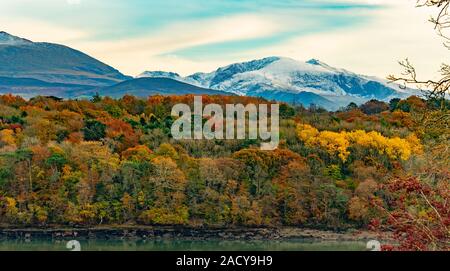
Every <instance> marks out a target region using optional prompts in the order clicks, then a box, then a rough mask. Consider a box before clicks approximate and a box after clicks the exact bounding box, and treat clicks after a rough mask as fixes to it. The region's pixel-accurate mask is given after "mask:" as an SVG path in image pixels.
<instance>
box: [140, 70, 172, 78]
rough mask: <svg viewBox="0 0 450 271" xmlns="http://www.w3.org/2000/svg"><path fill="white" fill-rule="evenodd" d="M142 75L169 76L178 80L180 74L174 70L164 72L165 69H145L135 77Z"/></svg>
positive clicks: (152, 76) (153, 76)
mask: <svg viewBox="0 0 450 271" xmlns="http://www.w3.org/2000/svg"><path fill="white" fill-rule="evenodd" d="M142 77H150V78H158V77H159V78H171V79H175V80H178V79H180V78H181V76H180V75H179V74H178V73H175V72H166V71H145V72H143V73H141V74H140V75H138V76H137V78H142Z"/></svg>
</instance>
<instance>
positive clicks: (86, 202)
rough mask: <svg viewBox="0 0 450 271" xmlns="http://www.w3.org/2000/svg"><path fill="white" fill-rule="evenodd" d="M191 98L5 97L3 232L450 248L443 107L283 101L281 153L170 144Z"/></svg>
mask: <svg viewBox="0 0 450 271" xmlns="http://www.w3.org/2000/svg"><path fill="white" fill-rule="evenodd" d="M192 102H193V96H190V95H186V96H168V97H163V96H152V97H149V98H148V99H139V98H135V97H133V96H125V97H123V98H121V99H111V98H108V97H99V96H96V97H94V98H93V99H92V100H91V101H89V100H61V99H58V98H55V97H36V98H33V99H31V100H29V101H26V100H24V99H22V98H21V97H18V96H12V95H3V96H0V224H1V225H4V226H8V225H9V226H21V227H24V226H32V227H51V226H56V225H59V226H60V225H66V226H95V225H123V224H131V225H185V226H208V227H215V226H225V227H232V226H241V227H263V226H264V227H266V226H267V227H278V226H298V227H310V228H319V229H334V230H338V229H348V228H357V229H381V230H383V231H386V230H387V231H392V232H394V234H396V236H397V237H398V239H399V241H400V244H401V246H403V248H405V249H430V248H447V249H448V240H449V239H448V238H449V233H448V226H449V224H450V215H449V209H450V208H449V198H450V197H449V194H450V192H449V180H450V174H449V171H448V169H449V165H450V164H449V157H450V155H449V150H448V148H449V144H448V139H449V130H448V129H449V126H448V121H449V120H448V114H447V113H442V112H448V108H449V104H448V102H447V101H443V102H442V101H432V100H429V101H425V100H422V99H420V98H418V97H414V96H413V97H410V98H408V99H406V100H399V99H394V100H392V101H391V102H390V103H389V104H387V103H384V102H379V101H376V100H372V101H370V102H367V103H366V104H364V105H362V106H359V107H358V106H357V105H355V104H350V105H349V106H348V107H347V108H344V109H342V110H340V111H338V112H327V111H325V110H323V109H320V108H315V107H311V108H308V109H305V108H303V107H292V106H289V105H286V104H281V106H280V115H281V116H280V118H281V119H280V125H281V127H280V133H281V134H280V137H281V143H280V147H279V149H277V150H275V151H261V150H260V149H259V145H260V144H259V143H260V142H258V141H257V140H181V141H177V140H174V139H172V138H171V135H170V127H171V125H172V123H173V122H174V118H173V117H172V116H170V112H171V109H172V107H173V105H175V104H177V103H187V104H192ZM203 102H204V103H205V104H206V103H217V104H221V105H224V104H229V103H232V104H237V103H243V104H248V103H255V104H258V103H268V102H267V101H265V100H262V99H257V98H250V97H237V96H204V97H203ZM446 114H447V115H446ZM442 116H444V117H442ZM445 116H447V117H445Z"/></svg>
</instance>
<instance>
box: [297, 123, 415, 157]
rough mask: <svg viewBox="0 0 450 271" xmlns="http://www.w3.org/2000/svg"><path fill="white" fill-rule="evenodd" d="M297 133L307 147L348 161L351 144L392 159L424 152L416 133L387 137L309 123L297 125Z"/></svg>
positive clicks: (377, 133) (374, 133)
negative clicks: (327, 128) (317, 126)
mask: <svg viewBox="0 0 450 271" xmlns="http://www.w3.org/2000/svg"><path fill="white" fill-rule="evenodd" d="M297 135H298V137H299V139H300V140H301V141H303V142H304V143H305V145H306V146H307V147H319V148H322V149H324V150H326V151H327V152H328V154H330V155H332V156H334V155H337V156H338V157H339V159H341V160H342V161H343V162H346V161H347V158H348V156H349V155H350V151H349V150H348V149H349V147H351V146H360V147H364V148H368V149H372V150H375V151H377V152H378V153H379V154H380V155H383V154H385V155H387V156H388V157H389V158H390V159H392V160H396V159H400V160H408V159H409V158H410V157H411V156H412V155H413V154H421V153H422V152H423V147H422V144H421V143H420V140H419V139H418V138H417V136H416V135H415V134H411V135H409V136H408V137H406V138H404V139H403V138H400V137H392V138H389V137H385V136H383V135H382V134H380V133H379V132H376V131H371V132H366V131H363V130H356V131H352V132H346V131H341V132H332V131H318V130H317V129H316V128H314V127H312V126H311V125H308V124H299V125H298V126H297Z"/></svg>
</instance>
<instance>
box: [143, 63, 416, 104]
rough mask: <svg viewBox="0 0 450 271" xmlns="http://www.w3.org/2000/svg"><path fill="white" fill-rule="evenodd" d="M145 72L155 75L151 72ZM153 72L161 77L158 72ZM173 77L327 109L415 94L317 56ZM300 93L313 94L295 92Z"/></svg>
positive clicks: (225, 89)
mask: <svg viewBox="0 0 450 271" xmlns="http://www.w3.org/2000/svg"><path fill="white" fill-rule="evenodd" d="M144 74H145V73H144ZM168 74H170V73H168ZM147 75H149V77H155V75H153V74H152V73H151V72H148V73H147ZM157 75H158V76H159V77H160V76H163V77H165V76H164V73H161V72H158V73H157ZM176 80H180V81H183V82H186V83H189V84H194V85H197V86H201V87H205V88H210V89H216V90H222V91H226V92H231V93H235V94H238V95H251V96H261V97H265V98H268V99H274V100H283V101H287V100H286V99H291V98H292V99H300V97H303V98H304V97H308V101H305V100H302V99H300V101H299V102H302V103H304V104H305V103H306V102H314V101H315V100H317V104H318V105H323V106H326V107H327V108H329V109H336V108H337V107H339V106H345V105H347V104H348V103H350V102H357V103H362V102H364V101H367V100H370V99H378V100H385V101H386V100H390V99H392V98H394V97H400V98H403V97H407V96H409V95H412V94H415V93H412V92H413V91H412V90H403V91H402V90H400V88H398V86H396V85H395V84H387V81H386V80H382V79H379V78H374V77H369V76H363V75H358V74H356V73H353V72H350V71H347V70H344V69H338V68H334V67H331V66H329V65H327V64H325V63H323V62H321V61H319V60H317V59H311V60H309V61H306V62H300V61H296V60H294V59H290V58H284V57H268V58H263V59H259V60H253V61H249V62H243V63H235V64H231V65H228V66H226V67H222V68H219V69H217V70H216V71H214V72H211V73H196V74H193V75H190V76H187V77H184V78H183V77H178V78H177V79H176ZM301 93H310V94H314V95H307V96H306V95H304V94H302V95H298V94H301ZM314 97H315V99H314ZM287 102H289V101H287ZM328 102H329V103H328ZM330 104H333V105H334V106H331V105H330ZM306 105H309V104H306Z"/></svg>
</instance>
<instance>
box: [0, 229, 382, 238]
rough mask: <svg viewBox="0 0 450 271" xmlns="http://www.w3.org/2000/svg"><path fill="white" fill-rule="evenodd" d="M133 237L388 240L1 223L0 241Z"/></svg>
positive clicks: (290, 232) (365, 234)
mask: <svg viewBox="0 0 450 271" xmlns="http://www.w3.org/2000/svg"><path fill="white" fill-rule="evenodd" d="M44 238H47V239H55V240H66V239H74V238H77V239H81V240H83V239H104V240H111V239H116V240H117V239H133V240H152V239H153V240H166V239H167V240H174V239H178V240H198V241H202V240H205V241H206V240H224V241H227V240H230V241H233V240H245V241H257V240H260V241H264V240H265V241H271V240H273V241H275V240H294V239H296V240H298V239H300V240H317V241H368V240H372V239H376V240H380V239H383V240H387V239H390V238H389V234H388V233H385V234H379V233H375V232H370V231H364V230H363V231H361V230H350V231H345V232H334V231H327V230H316V229H307V228H295V227H281V228H194V227H176V226H172V227H171V226H98V227H88V228H65V227H52V228H7V227H0V241H2V240H9V239H16V240H21V239H22V240H32V239H44Z"/></svg>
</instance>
